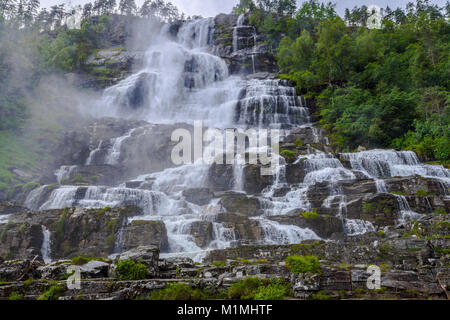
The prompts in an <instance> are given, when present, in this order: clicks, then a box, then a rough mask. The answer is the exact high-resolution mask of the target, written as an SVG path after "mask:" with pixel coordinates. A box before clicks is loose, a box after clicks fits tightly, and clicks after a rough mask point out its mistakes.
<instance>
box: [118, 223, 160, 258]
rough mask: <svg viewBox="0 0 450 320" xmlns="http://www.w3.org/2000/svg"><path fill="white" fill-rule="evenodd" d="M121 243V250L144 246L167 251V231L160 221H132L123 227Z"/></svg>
mask: <svg viewBox="0 0 450 320" xmlns="http://www.w3.org/2000/svg"><path fill="white" fill-rule="evenodd" d="M122 241H123V244H122V249H123V250H130V249H133V248H136V247H139V246H144V245H153V246H156V247H158V248H159V249H160V250H161V251H163V252H164V251H167V250H168V249H169V241H168V238H167V230H166V226H165V224H164V222H162V221H147V220H134V221H132V222H131V223H130V224H129V225H127V226H125V227H124V230H123V234H122Z"/></svg>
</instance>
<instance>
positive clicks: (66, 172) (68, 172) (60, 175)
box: [55, 165, 78, 183]
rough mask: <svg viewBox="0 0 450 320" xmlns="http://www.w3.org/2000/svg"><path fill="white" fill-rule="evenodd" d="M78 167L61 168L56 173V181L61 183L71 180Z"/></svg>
mask: <svg viewBox="0 0 450 320" xmlns="http://www.w3.org/2000/svg"><path fill="white" fill-rule="evenodd" d="M77 167H78V166H76V165H75V166H61V167H60V168H59V169H58V170H56V171H55V176H56V181H58V183H61V181H63V180H66V179H70V178H71V176H72V173H73V172H74V171H75V169H76V168H77Z"/></svg>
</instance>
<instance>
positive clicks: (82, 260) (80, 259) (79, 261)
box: [72, 255, 107, 266]
mask: <svg viewBox="0 0 450 320" xmlns="http://www.w3.org/2000/svg"><path fill="white" fill-rule="evenodd" d="M93 260H95V261H104V262H106V261H107V260H105V259H103V258H102V257H95V256H92V255H81V256H76V257H73V258H72V263H73V264H75V265H77V266H81V265H83V264H86V263H88V262H89V261H93Z"/></svg>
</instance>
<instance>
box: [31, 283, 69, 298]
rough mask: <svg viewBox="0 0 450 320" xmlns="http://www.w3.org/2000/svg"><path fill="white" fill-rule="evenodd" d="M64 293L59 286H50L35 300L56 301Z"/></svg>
mask: <svg viewBox="0 0 450 320" xmlns="http://www.w3.org/2000/svg"><path fill="white" fill-rule="evenodd" d="M65 292H66V288H65V287H64V286H61V285H54V286H51V287H50V288H49V289H48V290H47V291H46V292H44V293H43V294H42V295H41V296H40V297H39V298H38V299H37V300H58V298H59V297H61V296H63V295H64V293H65Z"/></svg>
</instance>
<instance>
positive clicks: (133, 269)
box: [117, 259, 149, 280]
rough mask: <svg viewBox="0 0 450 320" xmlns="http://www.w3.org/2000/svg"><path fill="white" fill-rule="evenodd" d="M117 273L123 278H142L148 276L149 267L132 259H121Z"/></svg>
mask: <svg viewBox="0 0 450 320" xmlns="http://www.w3.org/2000/svg"><path fill="white" fill-rule="evenodd" d="M117 273H118V274H119V278H120V279H121V280H141V279H145V278H147V277H148V275H149V274H148V270H147V267H146V266H145V265H144V264H142V263H136V262H134V261H133V260H131V259H127V260H120V261H119V262H118V263H117Z"/></svg>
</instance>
